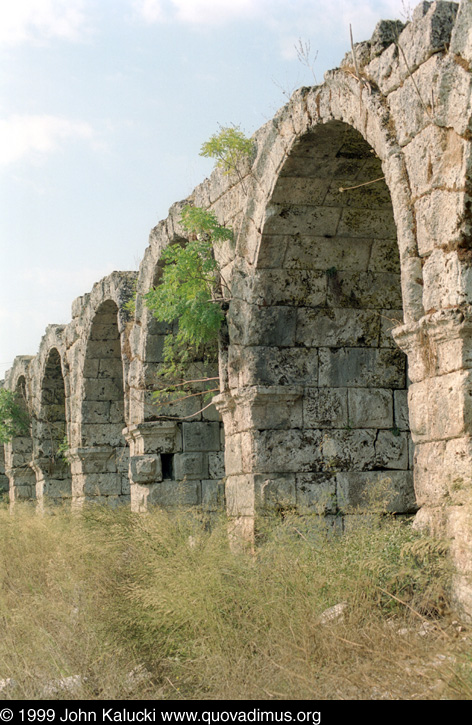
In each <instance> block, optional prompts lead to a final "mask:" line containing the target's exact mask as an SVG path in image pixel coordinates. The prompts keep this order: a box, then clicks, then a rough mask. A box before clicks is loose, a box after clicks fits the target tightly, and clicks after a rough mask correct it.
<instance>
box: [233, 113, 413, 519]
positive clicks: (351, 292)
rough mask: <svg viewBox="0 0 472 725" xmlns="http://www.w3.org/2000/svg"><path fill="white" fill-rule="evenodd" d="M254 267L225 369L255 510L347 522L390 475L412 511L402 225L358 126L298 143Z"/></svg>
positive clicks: (326, 129)
mask: <svg viewBox="0 0 472 725" xmlns="http://www.w3.org/2000/svg"><path fill="white" fill-rule="evenodd" d="M254 274H255V279H254V281H253V284H252V285H251V286H250V285H248V284H247V280H246V279H245V278H244V277H243V276H241V277H242V279H238V278H235V287H234V290H235V296H237V297H238V296H239V300H236V301H235V303H233V308H232V311H231V316H230V336H231V348H230V364H229V375H230V386H231V387H233V388H238V390H239V391H241V390H246V393H245V395H246V398H245V400H246V401H249V400H250V402H249V408H250V411H251V416H252V418H251V428H250V429H249V430H248V429H247V426H246V431H244V430H242V432H241V433H236V435H235V436H231V442H230V446H231V450H232V455H231V457H229V456H227V462H228V461H229V460H232V459H234V457H235V454H236V458H237V459H238V463H237V466H239V469H240V470H239V471H238V470H235V472H236V473H245V474H246V473H247V472H249V471H250V473H251V474H252V475H253V476H254V479H253V485H254V488H255V494H254V500H255V507H256V509H257V507H258V506H261V507H264V506H266V505H268V504H275V505H277V506H279V507H280V506H284V505H287V506H289V507H294V506H295V507H296V508H297V510H298V511H299V512H300V513H302V514H310V513H315V512H318V511H319V510H320V507H321V508H324V511H325V513H326V514H327V515H328V516H333V517H335V519H336V521H339V520H340V519H341V518H342V517H340V516H339V514H345V513H349V512H352V511H353V510H355V508H356V507H357V506H359V505H361V506H362V505H363V503H364V502H365V499H366V497H367V498H368V497H369V492H371V491H372V489H373V488H375V484H376V483H377V482H379V483H380V482H384V483H385V486H386V488H388V491H389V497H390V503H389V507H390V509H391V510H393V511H399V512H400V511H402V512H404V511H410V510H412V509H413V508H414V494H413V484H412V472H411V461H412V447H411V442H410V435H409V429H408V414H407V369H406V356H405V355H404V354H403V352H401V351H400V350H399V349H398V348H397V347H396V345H395V343H394V341H393V338H392V335H391V329H392V328H393V327H395V326H396V325H398V324H401V321H402V317H403V315H402V295H401V284H400V260H399V252H398V246H397V241H396V227H395V222H394V217H393V210H392V203H391V199H390V194H389V190H388V187H387V185H386V183H385V181H384V180H383V172H382V166H381V161H380V159H379V158H377V157H376V155H375V153H374V151H373V149H372V148H371V147H370V146H369V144H368V143H367V142H366V141H365V140H364V139H363V137H362V136H361V134H360V133H358V132H357V131H356V130H355V129H353V128H352V127H350V126H348V125H346V124H344V123H341V122H337V121H336V122H330V123H327V124H320V125H319V126H317V127H315V128H314V129H313V130H312V131H310V132H309V133H307V134H306V135H304V136H303V137H301V138H300V139H299V140H298V141H297V142H296V143H295V144H294V146H293V148H292V150H291V152H290V154H289V156H288V157H287V159H286V160H285V163H284V164H283V167H282V169H281V172H280V174H279V176H278V179H277V181H276V183H275V186H274V188H273V192H272V195H271V198H270V201H269V203H268V205H267V208H266V217H265V223H264V226H263V230H262V235H261V242H260V248H259V253H258V259H257V270H256V271H255V273H254ZM248 290H249V291H248ZM248 389H250V390H252V392H251V393H250V392H249V391H248ZM239 395H240V393H239ZM240 397H241V396H240ZM247 404H248V403H246V405H247ZM240 427H241V426H240ZM248 433H249V437H248ZM238 436H239V439H238ZM229 473H231V471H229ZM238 485H240V484H239V483H238V482H236V484H235V487H236V488H237V486H238ZM230 498H231V497H230ZM236 498H237V497H236ZM243 509H244V506H243V507H241V506H236V507H235V514H238V513H241V511H242V510H243ZM230 513H231V512H230Z"/></svg>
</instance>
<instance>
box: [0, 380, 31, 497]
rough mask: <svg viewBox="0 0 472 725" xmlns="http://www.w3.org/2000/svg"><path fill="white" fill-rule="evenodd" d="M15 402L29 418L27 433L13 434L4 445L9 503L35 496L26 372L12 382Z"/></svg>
mask: <svg viewBox="0 0 472 725" xmlns="http://www.w3.org/2000/svg"><path fill="white" fill-rule="evenodd" d="M13 390H14V392H15V393H16V396H17V397H16V399H17V402H18V403H19V404H20V406H21V407H22V408H23V410H24V412H25V413H26V414H27V417H28V419H29V420H30V426H29V430H28V432H27V433H24V434H23V435H19V436H15V437H14V438H12V440H11V441H10V442H9V443H7V444H6V446H5V473H6V475H7V477H8V479H9V498H10V504H11V505H14V504H15V503H19V502H23V501H32V500H34V499H35V498H36V476H35V472H34V470H33V467H32V462H33V438H32V435H31V407H32V406H31V402H30V399H29V394H28V385H27V378H26V374H20V375H19V376H18V378H17V380H16V381H15V382H14V384H13Z"/></svg>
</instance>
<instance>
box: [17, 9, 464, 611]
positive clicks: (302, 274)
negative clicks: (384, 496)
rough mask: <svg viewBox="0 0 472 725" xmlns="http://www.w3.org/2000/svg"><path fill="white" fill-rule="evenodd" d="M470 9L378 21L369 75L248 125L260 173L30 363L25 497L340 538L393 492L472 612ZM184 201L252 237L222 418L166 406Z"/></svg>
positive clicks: (154, 248)
mask: <svg viewBox="0 0 472 725" xmlns="http://www.w3.org/2000/svg"><path fill="white" fill-rule="evenodd" d="M471 12H472V11H470V5H469V4H467V3H464V4H462V5H461V6H460V8H459V9H458V6H457V5H456V4H455V3H450V2H435V3H422V4H421V5H420V6H419V7H418V8H417V10H416V11H415V14H414V17H413V21H412V22H411V23H408V24H407V25H406V27H405V28H404V29H403V31H402V32H401V33H400V36H399V41H397V40H396V38H397V33H398V31H399V30H400V29H401V28H400V27H399V24H398V23H397V22H388V21H385V22H381V23H380V24H379V26H378V27H377V29H376V31H375V33H374V36H373V37H372V39H371V40H370V41H369V42H367V43H363V44H359V45H358V46H356V54H357V56H358V57H356V61H357V62H358V65H359V64H360V66H361V70H362V73H361V75H360V76H358V77H355V74H353V72H352V66H353V59H352V57H349V56H348V57H347V58H346V60H345V61H344V64H343V65H342V66H341V68H340V69H336V70H335V71H332V72H330V73H329V74H327V77H326V81H325V83H324V84H323V85H322V86H317V87H314V88H303V89H300V91H298V92H296V93H295V94H294V96H293V97H292V99H291V101H290V103H289V104H287V106H285V107H284V108H283V109H281V111H280V112H279V113H278V114H276V116H275V117H274V119H272V120H271V121H270V122H268V123H267V124H266V125H265V126H264V127H262V128H261V129H260V130H259V131H258V132H257V133H256V134H255V137H254V139H255V144H256V147H257V153H256V157H255V159H253V160H251V162H249V160H248V162H247V169H246V173H245V178H244V183H242V182H241V181H240V179H235V178H231V177H227V176H224V175H222V174H221V173H219V172H215V173H214V174H213V175H212V177H211V178H210V179H209V180H206V181H205V182H204V183H203V184H201V185H200V186H199V187H197V189H195V191H194V192H193V194H192V195H191V196H190V197H189V199H188V200H186V201H185V202H180V203H178V204H176V205H175V206H174V207H172V209H171V210H170V213H169V217H168V218H167V219H166V220H165V221H163V222H160V223H159V224H158V226H157V227H156V228H155V229H153V230H152V232H151V235H150V239H149V246H148V248H147V249H146V252H145V255H144V258H143V262H142V264H141V267H140V270H139V273H138V274H136V273H130V272H127V273H117V272H115V273H113V274H112V275H110V276H109V277H107V278H106V279H104V280H102V281H101V282H100V283H97V285H95V286H94V288H93V290H92V292H91V293H90V294H89V295H85V296H84V297H82V298H79V299H78V300H76V301H75V302H74V304H73V309H72V317H73V319H72V321H71V323H70V324H68V325H66V326H51V327H50V328H48V330H47V331H46V335H45V338H44V339H43V342H42V344H41V349H40V351H39V353H38V355H37V356H35V357H34V358H24V357H23V358H18V359H17V360H16V361H15V364H14V366H13V368H12V370H11V371H9V373H8V376H7V379H6V381H5V384H6V386H7V387H8V388H10V389H12V390H15V389H17V390H19V391H21V394H22V396H23V398H24V399H25V400H26V401H27V404H28V405H29V406H30V407H31V410H32V420H33V427H32V438H31V439H27V438H25V439H18V440H14V441H12V443H11V444H9V445H8V446H7V447H6V450H5V470H6V474H7V476H8V478H9V480H10V496H11V499H12V500H17V499H19V498H28V497H31V498H33V497H36V500H37V501H39V502H41V501H42V500H44V499H46V498H48V499H51V498H53V499H56V498H57V499H59V500H63V499H67V498H70V499H71V502H72V504H73V505H76V506H80V505H82V504H83V503H84V502H85V501H87V500H95V501H100V502H103V503H108V504H112V505H115V504H117V503H119V502H126V503H127V502H130V505H131V506H132V507H133V508H134V509H135V510H137V511H142V510H145V509H146V508H147V507H148V506H149V505H152V504H157V505H163V506H173V505H178V504H184V505H186V506H192V505H196V506H199V507H201V508H203V509H204V510H205V511H207V512H209V513H211V512H213V511H216V510H218V508H219V507H221V505H222V503H223V502H224V505H225V507H226V512H227V514H228V516H229V517H230V518H231V519H232V520H233V524H234V526H235V527H236V528H237V529H238V530H239V531H240V532H241V534H242V535H243V536H245V537H247V538H248V537H249V538H250V537H252V536H254V530H255V526H256V525H257V516H258V515H263V514H264V511H267V509H270V508H279V509H280V508H283V507H290V508H291V509H294V510H297V511H298V512H299V513H300V515H303V516H310V514H312V513H314V512H319V511H320V507H321V508H322V509H323V510H324V512H325V514H326V515H327V516H328V517H331V519H332V521H333V524H335V525H338V523H339V522H340V521H342V520H343V516H345V515H348V514H349V511H351V510H352V508H353V507H355V506H356V504H358V503H359V502H360V501H361V499H362V495H363V493H364V492H366V491H368V490H369V489H370V488H371V487H372V485H373V483H375V482H376V481H377V480H379V479H381V478H384V479H387V480H388V481H389V485H390V487H391V494H392V497H391V508H392V510H394V511H396V512H400V513H407V512H412V511H415V510H416V509H417V508H418V507H420V512H419V514H418V515H417V518H418V522H422V523H423V524H425V523H426V524H428V525H429V526H430V528H431V529H432V530H435V531H438V532H443V533H444V532H446V533H447V535H448V536H449V538H450V539H451V541H452V550H453V558H454V560H455V561H456V563H457V565H458V574H457V577H456V578H457V582H456V588H457V591H458V592H460V594H459V595H458V596H459V598H461V600H462V602H463V603H464V606H469V604H470V603H471V601H472V600H471V599H470V597H471V596H472V594H471V592H472V586H471V584H470V577H471V575H472V554H471V550H470V546H468V544H467V541H468V537H469V538H470V518H471V514H470V507H469V506H468V501H469V499H468V496H469V492H470V486H471V483H472V480H471V479H472V475H471V470H472V469H471V464H472V438H471V421H472V418H471V413H470V410H471V409H470V405H471V403H470V400H471V396H470V350H469V349H470V340H471V339H472V338H471V336H470V330H471V325H470V319H471V316H470V303H471V302H472V299H471V294H472V292H471V288H470V284H471V279H472V278H471V276H470V268H471V267H470V219H469V217H470V213H469V210H470V185H469V178H470V173H469V172H470V160H471V158H472V157H471V150H472V149H471V144H470V129H471V128H472V120H471V119H472V107H471V105H472V100H471V98H472V95H471V89H472V84H471V74H470V70H469V65H468V64H469V63H470V62H472V51H471V49H470V47H469V45H470V44H469V40H468V38H469V34H468V32H469V30H468V29H470V27H472V15H471ZM458 13H459V14H458ZM399 43H400V44H401V48H402V52H401V53H400V52H399V49H398V45H399ZM469 56H470V57H469ZM361 59H362V62H361ZM425 98H428V99H429V98H434V103H432V104H430V106H428V104H427V103H425V101H424V99H425ZM187 203H192V204H195V205H196V206H203V207H205V208H210V209H211V210H212V211H214V212H215V214H216V215H217V217H218V219H219V220H220V222H221V223H224V224H225V225H227V226H231V227H232V228H233V230H234V233H235V240H236V243H235V244H234V245H232V244H231V243H229V242H224V243H222V244H221V245H219V246H218V247H216V248H215V256H216V257H217V259H218V262H219V264H220V266H221V269H222V272H223V274H224V276H225V279H226V280H228V282H229V288H230V294H229V296H228V306H229V311H228V341H227V344H225V345H224V346H223V347H221V349H220V356H219V357H220V359H219V379H220V393H219V395H217V396H216V397H215V399H214V405H213V406H211V407H209V408H205V409H203V408H204V406H202V404H201V400H199V399H198V396H196V397H195V398H192V399H191V400H187V401H185V402H183V403H182V404H181V406H180V407H178V408H173V409H172V410H166V409H162V408H161V409H160V410H159V411H158V412H156V407H155V405H154V403H153V388H154V387H155V379H156V374H157V372H158V371H159V368H160V365H161V364H162V350H163V341H164V339H165V335H166V334H167V333H168V328H166V326H165V325H162V324H161V323H158V322H157V321H156V320H155V319H153V318H152V315H151V314H150V312H149V310H148V309H147V307H146V305H145V304H144V295H145V293H146V292H147V291H148V290H149V289H150V287H151V286H153V285H154V284H156V283H158V281H159V274H160V265H161V262H160V258H161V253H162V250H163V248H165V246H167V245H168V244H172V243H185V231H184V230H183V229H182V227H181V225H180V213H181V211H182V208H183V206H184V205H185V204H187ZM135 292H136V309H135V312H134V313H133V314H131V313H130V312H129V309H130V307H129V305H127V303H128V302H129V300H130V299H131V298H132V297H133V296H134V294H135ZM407 359H408V376H407ZM408 378H409V379H408ZM410 428H411V431H410ZM51 431H52V432H51ZM64 432H65V433H66V434H67V438H68V445H69V452H68V457H69V460H70V462H71V465H70V468H67V470H64V468H63V467H62V466H61V463H60V462H58V461H57V460H56V459H57V456H56V452H57V445H58V442H59V440H60V437H61V436H63V435H64ZM413 444H414V445H413ZM413 479H414V486H413ZM467 602H469V604H467ZM471 611H472V609H471Z"/></svg>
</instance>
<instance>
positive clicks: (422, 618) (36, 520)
mask: <svg viewBox="0 0 472 725" xmlns="http://www.w3.org/2000/svg"><path fill="white" fill-rule="evenodd" d="M359 519H360V521H361V524H360V525H359V526H358V528H357V530H356V531H352V532H351V533H348V534H345V535H344V536H343V537H337V536H333V535H332V534H329V533H327V532H326V530H325V528H324V526H323V524H322V522H321V519H317V518H316V517H315V518H314V519H313V520H311V521H309V522H307V521H301V520H300V519H295V518H294V519H291V518H290V516H285V518H284V520H283V521H271V522H269V523H268V525H267V526H266V529H265V532H264V537H263V541H262V540H261V543H260V546H259V548H258V553H257V556H256V557H252V556H250V555H246V554H238V555H235V554H234V553H231V552H230V551H229V549H228V542H227V536H226V523H225V522H224V520H222V521H221V522H219V523H216V524H214V525H213V526H212V528H211V530H209V529H208V528H205V527H204V526H202V522H201V521H200V520H199V519H198V517H197V516H196V515H195V514H191V513H187V514H184V513H180V514H179V515H171V514H166V513H164V512H161V511H154V512H153V513H151V514H148V515H140V516H136V515H133V514H131V513H130V512H129V511H125V510H123V511H119V512H111V511H107V510H103V509H100V508H98V507H96V508H93V509H90V510H89V511H87V512H85V513H84V515H81V516H77V515H76V516H72V515H70V514H68V513H66V512H57V513H56V514H55V515H46V516H39V515H37V514H34V512H32V511H31V510H30V509H28V508H26V509H25V510H21V509H18V508H17V511H16V512H15V515H13V516H12V515H10V514H9V513H8V511H7V510H6V509H3V510H1V511H0V559H1V561H0V582H1V588H0V616H1V619H2V633H3V636H2V639H1V641H0V679H3V680H4V684H3V690H2V692H1V693H0V697H3V698H9V697H11V698H19V699H29V698H32V699H34V698H44V697H45V696H46V697H48V696H49V697H51V698H53V699H60V698H61V697H66V698H86V699H114V700H118V699H178V698H181V699H185V700H187V699H206V700H213V699H215V700H217V699H231V700H239V699H249V700H260V699H262V700H266V699H271V698H273V699H286V700H290V699H298V700H300V699H315V698H316V699H373V700H376V699H384V698H386V699H440V698H445V699H449V698H451V699H452V698H454V699H471V695H472V674H471V662H472V658H471V655H470V651H471V648H470V642H471V637H470V633H469V631H468V629H467V628H466V627H465V626H464V625H462V627H461V626H459V625H458V624H457V623H455V624H454V623H453V622H454V620H457V617H455V616H454V614H453V613H452V612H450V611H449V609H448V597H447V580H448V572H447V565H446V563H445V562H446V560H445V557H444V552H443V550H442V549H441V547H438V546H437V545H435V544H433V542H430V541H429V540H428V539H424V538H419V536H418V535H417V534H415V533H414V532H412V530H411V527H410V525H409V523H407V522H401V521H398V520H395V519H394V518H393V517H383V516H380V515H379V516H375V517H365V521H366V523H365V524H362V521H363V518H362V517H361V516H360V517H359ZM340 602H346V605H347V606H345V608H344V609H343V615H342V616H341V617H339V618H337V619H332V620H329V621H327V622H326V623H322V620H320V617H321V615H322V613H323V612H324V611H325V610H326V609H327V608H328V607H331V606H333V605H335V604H337V603H340ZM68 677H69V678H73V679H70V680H66V679H65V678H68ZM61 682H63V684H64V687H63V689H61V684H60V683H61ZM0 687H1V683H0Z"/></svg>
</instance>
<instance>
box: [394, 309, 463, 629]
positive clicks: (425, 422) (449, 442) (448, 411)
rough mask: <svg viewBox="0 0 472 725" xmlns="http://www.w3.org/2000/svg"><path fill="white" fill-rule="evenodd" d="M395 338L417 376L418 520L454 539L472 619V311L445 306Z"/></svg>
mask: <svg viewBox="0 0 472 725" xmlns="http://www.w3.org/2000/svg"><path fill="white" fill-rule="evenodd" d="M394 337H395V339H396V341H397V343H398V345H399V346H400V347H401V348H402V349H403V350H404V351H405V352H406V353H407V355H408V361H409V375H410V379H411V381H412V382H411V386H410V389H409V396H408V398H409V414H410V428H411V434H412V437H413V441H414V443H415V460H414V485H415V492H416V498H417V502H418V505H419V506H420V507H421V508H420V511H419V512H418V514H417V517H416V525H417V526H418V527H425V528H428V529H429V530H430V532H431V533H432V534H433V535H435V536H440V537H446V538H448V539H449V540H450V542H451V554H452V560H453V563H454V565H455V570H456V573H455V575H454V587H453V588H454V594H455V597H456V600H457V602H458V604H459V606H460V607H461V608H462V610H463V611H464V613H465V614H466V615H467V616H468V617H469V618H471V619H472V526H471V524H472V311H471V310H470V308H466V309H459V308H453V309H448V310H440V311H438V312H435V313H433V314H430V315H427V316H425V317H423V318H422V319H421V320H420V321H419V322H417V323H411V324H408V325H405V326H403V327H399V328H397V329H396V330H395V331H394Z"/></svg>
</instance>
